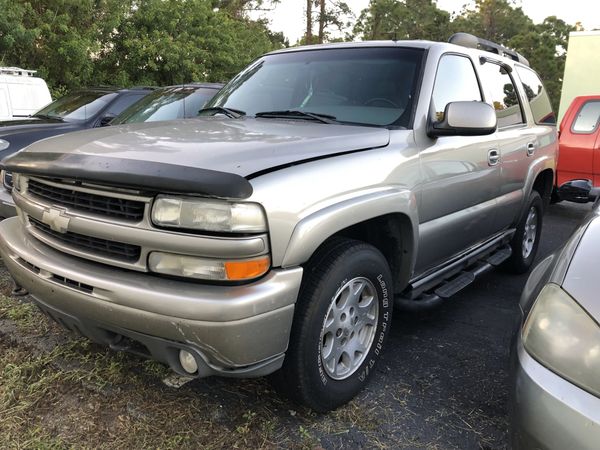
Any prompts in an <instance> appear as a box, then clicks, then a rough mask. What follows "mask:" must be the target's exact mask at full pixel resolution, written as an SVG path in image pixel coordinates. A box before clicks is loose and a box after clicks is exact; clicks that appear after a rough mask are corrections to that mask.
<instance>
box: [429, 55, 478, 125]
mask: <svg viewBox="0 0 600 450" xmlns="http://www.w3.org/2000/svg"><path fill="white" fill-rule="evenodd" d="M464 101H466V102H470V101H482V98H481V91H480V90H479V83H478V82H477V76H476V75H475V69H473V64H472V63H471V60H470V59H469V58H467V57H465V56H458V55H445V56H443V57H442V58H441V59H440V63H439V65H438V70H437V74H436V76H435V85H434V87H433V96H432V98H431V103H432V107H433V111H434V113H435V117H434V119H435V120H437V121H441V120H444V111H445V109H446V105H447V104H448V103H451V102H464Z"/></svg>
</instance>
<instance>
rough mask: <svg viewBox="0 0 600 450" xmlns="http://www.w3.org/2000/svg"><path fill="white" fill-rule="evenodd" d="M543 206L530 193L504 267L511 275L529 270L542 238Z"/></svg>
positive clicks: (537, 194)
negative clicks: (509, 255) (510, 253)
mask: <svg viewBox="0 0 600 450" xmlns="http://www.w3.org/2000/svg"><path fill="white" fill-rule="evenodd" d="M543 214H544V204H543V202H542V198H541V197H540V194H539V193H538V192H537V191H532V192H531V194H530V196H529V200H528V203H527V209H525V211H524V213H523V216H522V217H521V220H520V221H519V224H518V225H517V231H516V232H515V235H514V236H513V238H512V240H511V242H510V246H511V247H512V255H511V257H510V259H508V260H507V261H506V264H505V267H506V269H507V270H509V271H510V272H513V273H525V272H527V271H528V270H529V268H530V267H531V265H532V264H533V260H534V259H535V255H536V254H537V250H538V247H539V244H540V238H541V236H542V217H543Z"/></svg>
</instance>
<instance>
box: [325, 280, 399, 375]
mask: <svg viewBox="0 0 600 450" xmlns="http://www.w3.org/2000/svg"><path fill="white" fill-rule="evenodd" d="M360 276H364V277H365V278H368V279H369V280H371V282H373V284H374V286H375V287H376V288H377V291H378V297H379V308H380V313H379V318H378V323H377V328H378V332H377V334H376V335H375V338H374V340H373V343H372V344H371V348H370V349H369V355H368V357H367V358H366V359H365V361H363V363H362V367H361V368H360V369H359V370H357V371H356V372H355V373H354V374H352V375H351V376H350V377H349V378H347V379H344V380H334V379H332V378H330V377H329V376H328V375H327V374H326V373H325V370H324V368H323V362H322V359H321V352H322V343H321V342H317V346H318V351H317V369H318V375H319V379H320V381H321V384H322V385H323V386H326V385H327V384H328V383H344V382H349V381H351V380H353V379H356V380H359V381H360V382H361V383H365V382H366V381H367V380H368V379H369V375H370V374H371V373H372V371H373V367H374V366H375V364H376V362H377V358H379V357H380V356H381V352H382V351H383V345H384V342H385V338H386V336H387V332H388V330H389V322H390V319H391V311H390V298H389V291H388V287H387V283H386V281H385V275H384V274H383V273H380V274H378V275H377V276H376V277H374V278H373V277H371V276H366V275H364V274H362V275H360ZM348 279H349V278H344V279H343V280H342V281H341V282H340V283H339V285H338V288H337V289H336V291H335V293H334V294H333V296H332V297H331V298H330V300H329V303H328V304H327V308H329V305H331V302H332V301H333V299H334V298H335V297H336V296H337V294H338V293H339V291H340V289H342V287H343V286H344V285H345V284H346V283H347V282H348ZM327 310H328V309H327ZM327 310H326V312H325V314H327ZM325 320H326V317H324V318H323V325H322V327H321V329H320V331H319V336H321V335H322V333H323V330H324V328H325Z"/></svg>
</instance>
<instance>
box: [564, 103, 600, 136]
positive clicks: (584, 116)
mask: <svg viewBox="0 0 600 450" xmlns="http://www.w3.org/2000/svg"><path fill="white" fill-rule="evenodd" d="M599 119H600V101H591V102H585V103H584V105H583V106H582V107H581V109H580V110H579V113H578V114H577V117H576V118H575V121H574V122H573V127H572V128H571V130H572V131H573V132H574V133H592V132H593V131H594V130H595V129H596V127H597V126H598V120H599Z"/></svg>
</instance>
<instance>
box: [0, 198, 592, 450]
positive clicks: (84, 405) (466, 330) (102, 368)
mask: <svg viewBox="0 0 600 450" xmlns="http://www.w3.org/2000/svg"><path fill="white" fill-rule="evenodd" d="M589 209H590V206H589V205H574V204H562V203H561V204H558V205H553V206H552V207H551V208H550V210H549V213H548V215H547V216H546V220H545V224H544V230H543V236H542V242H541V247H540V252H539V256H538V258H542V257H544V256H545V255H547V254H548V253H550V252H551V251H553V250H554V249H556V248H557V247H559V246H560V245H561V244H562V243H563V242H564V241H565V240H566V238H567V237H568V236H569V235H570V233H571V232H572V231H573V229H574V228H575V226H576V225H577V224H578V223H579V222H580V220H581V219H582V218H583V216H584V215H585V214H586V213H587V212H588V211H589ZM526 279H527V276H526V275H524V276H517V277H515V276H513V275H508V274H505V273H502V272H500V271H495V272H492V273H489V274H487V275H485V276H484V277H482V278H481V279H480V280H478V281H477V282H476V283H475V284H473V285H471V286H469V287H468V288H466V289H465V290H463V291H462V292H460V293H458V294H457V295H456V296H454V297H453V298H451V299H450V300H448V301H447V303H445V304H443V305H441V306H440V307H438V308H436V309H434V310H431V311H427V312H419V313H415V312H411V313H407V312H397V313H396V314H395V317H394V320H393V326H392V331H391V335H390V339H389V341H388V343H387V351H386V353H385V354H384V360H383V361H382V364H380V365H379V370H378V371H379V373H378V374H377V376H376V377H375V378H374V380H373V383H371V385H370V386H369V387H368V388H367V389H366V390H365V391H364V392H363V393H362V394H360V395H359V397H358V398H357V399H355V400H354V401H353V402H351V403H350V404H349V405H347V406H345V407H343V408H340V409H339V410H338V411H336V412H333V413H330V414H327V415H316V414H314V413H312V412H310V411H307V410H304V409H302V408H299V407H297V406H295V405H294V404H292V403H290V402H288V401H287V400H285V399H283V398H281V397H279V396H278V395H277V394H276V393H275V392H273V390H272V388H271V386H270V384H269V383H268V382H267V381H266V380H264V379H258V380H229V379H217V378H210V379H205V380H193V381H191V382H189V383H187V384H185V385H184V386H182V387H181V388H179V389H174V388H171V387H168V386H166V385H165V384H164V383H163V381H162V380H163V379H164V378H165V377H166V376H167V372H166V371H165V369H164V368H163V367H162V366H161V365H159V364H156V363H152V362H149V361H144V360H142V359H140V358H138V357H136V356H131V355H124V354H117V353H114V352H111V351H108V350H106V349H104V348H102V347H100V346H96V345H94V344H89V343H87V341H84V340H81V339H77V338H74V337H72V336H71V335H68V334H67V333H66V332H64V331H62V330H61V329H59V328H58V327H56V326H55V325H53V324H50V323H49V322H47V321H46V319H45V318H44V317H43V316H41V315H40V314H39V313H38V312H37V311H36V310H34V309H33V308H32V307H31V306H30V305H29V304H28V302H27V299H26V298H25V299H15V298H10V297H9V291H10V289H9V287H10V282H9V276H8V274H7V273H6V271H5V270H4V268H3V267H2V266H1V264H0V290H1V291H2V292H3V293H4V296H3V297H1V298H0V447H2V448H6V447H12V448H73V447H77V448H81V447H88V448H89V447H104V448H132V447H138V448H142V447H144V448H207V447H208V448H234V447H235V448H259V447H262V448H326V449H329V448H336V449H337V448H352V449H354V448H411V449H412V448H415V449H417V448H431V449H446V448H460V449H477V448H485V449H503V448H506V447H507V445H508V444H507V442H508V439H507V438H508V436H507V431H508V417H507V400H508V380H507V377H508V372H507V369H508V348H509V342H510V338H511V333H512V330H513V325H514V320H515V318H516V314H517V304H518V300H519V296H520V292H521V289H522V287H523V285H524V283H525V281H526Z"/></svg>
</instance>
